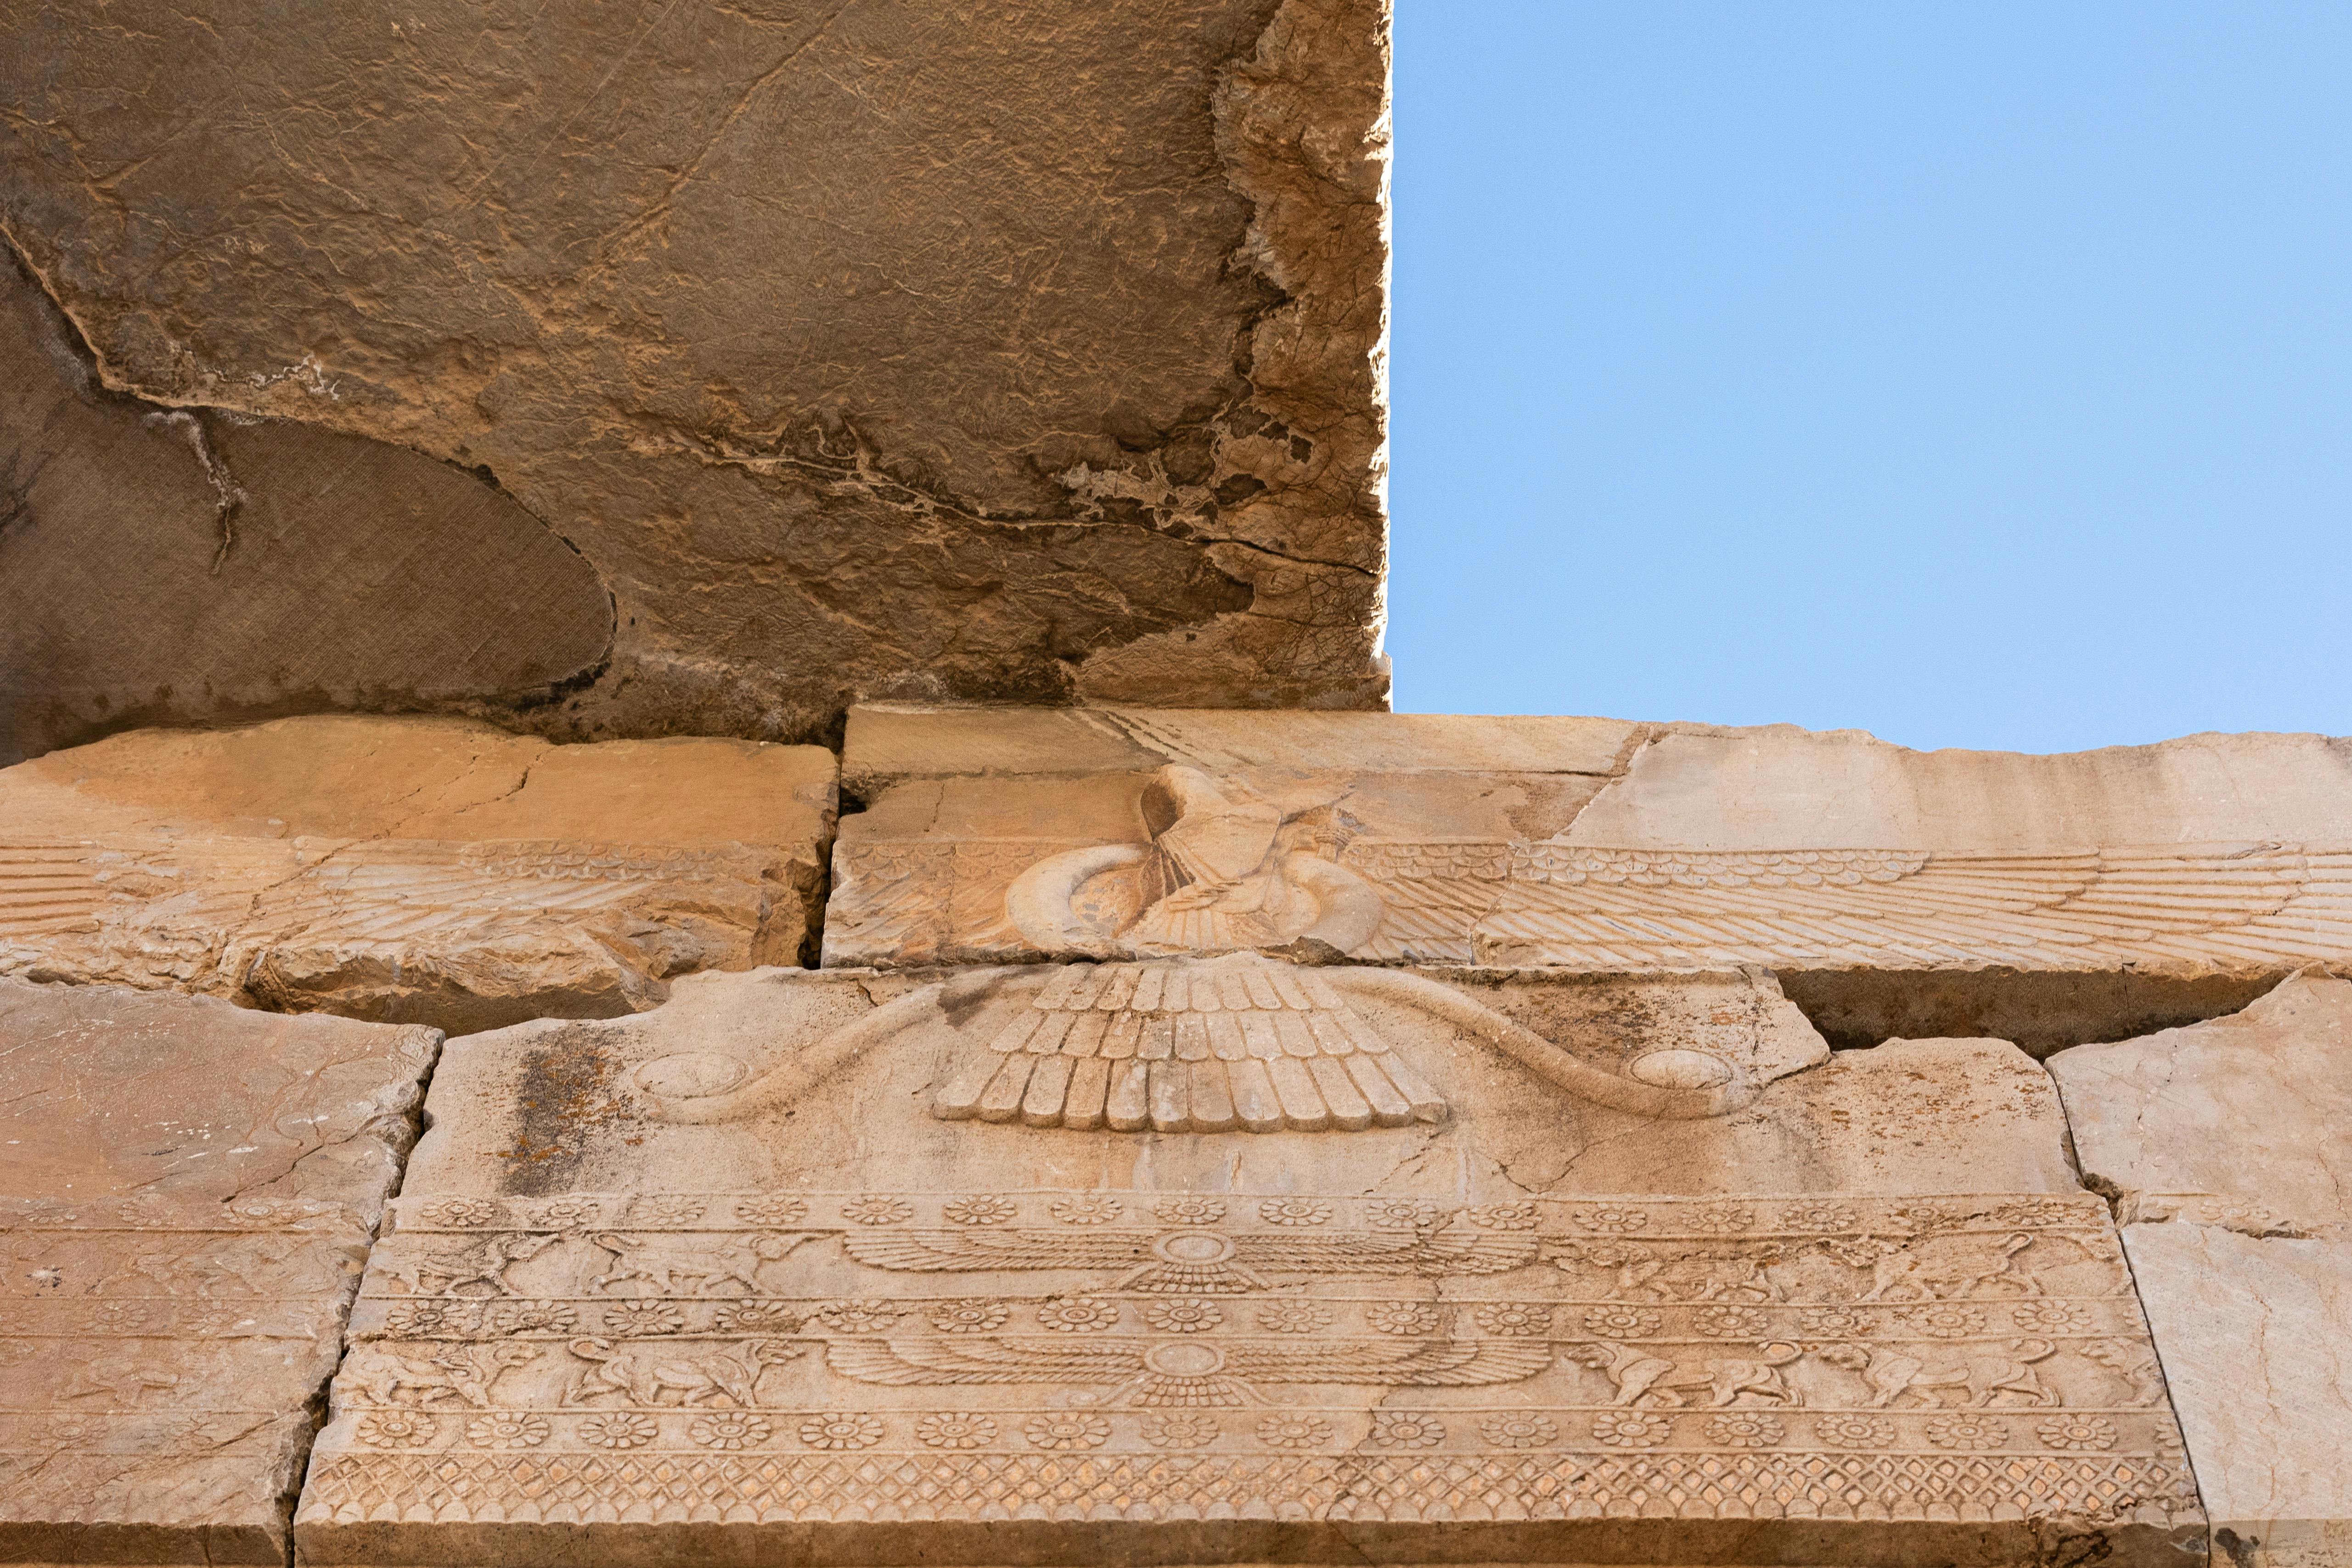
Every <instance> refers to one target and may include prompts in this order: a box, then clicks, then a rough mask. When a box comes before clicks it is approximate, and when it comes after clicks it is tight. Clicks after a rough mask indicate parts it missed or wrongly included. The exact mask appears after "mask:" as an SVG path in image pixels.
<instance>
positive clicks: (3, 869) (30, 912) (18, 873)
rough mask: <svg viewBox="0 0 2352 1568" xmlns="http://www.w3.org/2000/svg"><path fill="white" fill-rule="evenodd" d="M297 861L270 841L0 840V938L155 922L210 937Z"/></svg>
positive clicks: (286, 848)
mask: <svg viewBox="0 0 2352 1568" xmlns="http://www.w3.org/2000/svg"><path fill="white" fill-rule="evenodd" d="M298 863H299V862H297V860H296V857H295V854H294V852H293V851H292V850H291V849H290V848H289V846H288V845H286V844H285V843H283V842H281V841H277V840H273V839H206V838H195V837H190V838H184V839H175V840H172V841H169V842H167V843H166V842H161V841H144V842H137V841H129V840H120V841H118V840H107V839H96V840H66V839H31V838H26V839H18V840H16V841H10V842H0V941H5V939H6V938H8V937H10V936H47V935H51V934H71V933H95V932H97V931H99V930H100V928H101V927H104V926H108V925H123V926H143V925H152V923H154V922H156V921H166V922H182V923H184V924H185V925H187V926H189V927H190V928H192V929H197V930H202V931H204V932H205V933H207V934H213V933H217V932H218V931H220V930H222V929H224V928H226V927H227V926H229V925H233V924H234V923H235V921H236V919H237V918H239V917H241V916H242V915H244V914H245V912H246V909H247V906H248V905H249V904H250V903H251V901H252V898H253V895H254V894H255V893H256V892H257V890H258V889H260V888H262V887H265V886H267V885H268V884H269V883H273V882H277V881H279V880H282V879H283V878H285V877H288V876H290V875H292V874H294V873H295V872H296V870H297V868H298Z"/></svg>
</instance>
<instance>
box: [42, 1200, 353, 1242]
mask: <svg viewBox="0 0 2352 1568" xmlns="http://www.w3.org/2000/svg"><path fill="white" fill-rule="evenodd" d="M0 1226H5V1227H6V1228H10V1229H28V1230H96V1231H105V1230H179V1231H189V1232H198V1233H202V1232H211V1231H232V1232H235V1231H247V1230H328V1231H332V1230H353V1229H356V1230H358V1231H360V1232H361V1233H362V1235H363V1234H365V1232H366V1226H365V1224H364V1222H363V1221H362V1219H361V1218H360V1217H359V1216H357V1215H355V1214H353V1213H352V1210H351V1209H349V1208H347V1207H344V1206H342V1205H341V1204H334V1203H315V1202H310V1201H303V1200H295V1199H283V1200H273V1199H268V1198H240V1199H238V1200H236V1202H234V1203H207V1202H200V1201H196V1200H193V1199H191V1200H186V1201H182V1202H173V1201H171V1200H169V1199H166V1198H159V1197H123V1198H97V1199H86V1200H79V1201H78V1200H74V1199H68V1198H62V1197H18V1196H9V1195H0Z"/></svg>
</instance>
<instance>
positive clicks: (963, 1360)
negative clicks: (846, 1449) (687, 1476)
mask: <svg viewBox="0 0 2352 1568" xmlns="http://www.w3.org/2000/svg"><path fill="white" fill-rule="evenodd" d="M825 1364H826V1365H828V1366H830V1367H832V1368H833V1369H834V1370H835V1372H840V1373H844V1374H845V1375H848V1376H851V1377H855V1378H858V1379H861V1380H862V1381H864V1382H867V1383H882V1384H895V1385H908V1384H925V1385H934V1384H988V1383H1061V1384H1080V1385H1097V1386H1100V1385H1110V1386H1109V1388H1108V1391H1106V1392H1103V1393H1099V1394H1095V1395H1092V1396H1090V1397H1088V1398H1087V1401H1086V1402H1087V1403H1089V1404H1096V1405H1109V1404H1117V1403H1119V1402H1122V1401H1124V1402H1128V1403H1131V1404H1134V1405H1138V1406H1237V1405H1241V1404H1244V1403H1246V1402H1248V1401H1250V1400H1253V1399H1255V1398H1257V1397H1258V1396H1257V1395H1256V1394H1255V1392H1254V1391H1253V1390H1252V1388H1251V1385H1253V1384H1258V1383H1275V1384H1279V1383H1293V1384H1295V1383H1322V1384H1353V1385H1380V1386H1387V1387H1391V1388H1466V1387H1474V1386H1478V1385H1487V1384H1496V1383H1516V1382H1518V1381H1519V1380H1520V1379H1522V1378H1526V1377H1532V1376H1534V1375H1536V1374H1537V1373H1538V1372H1541V1371H1543V1370H1544V1369H1545V1368H1547V1367H1549V1365H1550V1364H1551V1346H1550V1345H1549V1343H1545V1342H1543V1341H1540V1340H1452V1339H1444V1340H1418V1341H1413V1340H1404V1341H1400V1340H1385V1341H1382V1340H1362V1339H1326V1340H1318V1341H1317V1342H1315V1343H1311V1344H1307V1345H1300V1344H1297V1343H1271V1342H1260V1341H1255V1340H1239V1341H1228V1342H1224V1343H1216V1344H1210V1343H1202V1342H1200V1341H1197V1340H1167V1341H1157V1342H1148V1343H1138V1342H1134V1341H1127V1342H1118V1341H1111V1342H1103V1343H1091V1344H1070V1343H1066V1342H1061V1341H1055V1340H1048V1339H1044V1338H1036V1339H1032V1338H1027V1337H1012V1336H1007V1337H1004V1338H999V1339H974V1340H963V1341H950V1340H945V1339H892V1340H835V1341H834V1342H832V1343H830V1344H829V1345H828V1346H827V1347H826V1350H825Z"/></svg>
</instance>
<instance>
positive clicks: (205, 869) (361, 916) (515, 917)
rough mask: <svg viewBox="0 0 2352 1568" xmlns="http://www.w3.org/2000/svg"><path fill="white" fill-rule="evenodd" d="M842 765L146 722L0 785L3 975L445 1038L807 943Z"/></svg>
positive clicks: (460, 728)
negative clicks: (317, 1015)
mask: <svg viewBox="0 0 2352 1568" xmlns="http://www.w3.org/2000/svg"><path fill="white" fill-rule="evenodd" d="M833 777H834V764H833V758H832V757H831V755H830V754H828V753H826V752H824V751H823V750H821V749H819V748H817V747H784V746H767V745H761V744H759V743H755V742H747V741H730V740H687V739H679V740H657V741H616V742H607V743H603V744H597V745H587V746H553V745H550V744H549V743H548V742H546V741H543V740H539V739H534V738H529V737H517V736H512V735H509V734H505V733H503V732H500V731H498V730H494V729H492V728H490V727H488V726H486V725H481V724H478V723H473V722H469V721H466V720H459V719H387V718H361V717H316V718H299V719H282V720H278V721H276V722H274V723H270V724H266V725H259V726H255V727H250V728H245V729H234V730H220V731H205V732H186V731H179V732H174V731H162V730H142V731H138V732H135V733H133V734H130V735H124V736H118V737H113V738H111V739H109V740H105V741H100V742H98V743H96V744H93V745H90V746H87V747H75V748H72V749H69V750H66V751H60V752H54V753H51V754H50V755H48V756H47V757H43V758H37V759H35V760H33V761H30V762H26V763H20V764H18V765H17V766H16V767H15V768H8V769H6V770H5V771H0V866H5V871H6V873H7V874H6V875H5V877H0V973H5V974H16V975H19V976H23V977H28V978H33V979H40V980H70V981H99V982H105V983H111V984H123V985H130V986H136V987H146V988H174V989H182V990H189V991H196V992H200V993H205V994H209V995H217V996H224V997H229V998H236V999H238V1000H241V1001H244V1002H247V1003H248V1004H251V1005H258V1006H262V1007H267V1008H270V1009H277V1010H281V1011H307V1010H314V1009H315V1010H321V1011H327V1012H337V1013H343V1014H346V1015H349V1016H352V1017H359V1018H367V1019H378V1020H383V1021H394V1022H423V1023H429V1024H433V1025H436V1026H437V1027H441V1028H445V1029H447V1030H452V1031H461V1030H475V1029H488V1028H497V1027H499V1026H501V1025H504V1024H507V1023H511V1022H514V1021H517V1020H519V1019H527V1018H534V1017H546V1016H554V1017H603V1016H608V1015H610V1014H614V1013H618V1012H625V1011H628V1010H630V1009H635V1008H642V1007H649V1006H652V1005H654V1004H655V1003H656V1002H658V1001H659V1000H660V999H661V998H662V997H663V996H664V995H665V994H666V989H667V981H668V978H669V977H671V976H674V975H677V974H681V973H686V972H689V971H692V970H696V969H707V968H742V967H749V966H750V965H752V964H755V963H769V962H778V961H782V962H788V963H789V962H794V961H797V960H798V959H799V958H800V956H801V955H802V952H803V948H804V947H805V946H810V945H811V944H812V942H813V936H814V930H815V923H816V915H817V907H816V906H817V901H818V899H819V897H820V894H821V888H822V870H821V868H822V867H823V864H824V853H825V843H826V840H827V838H828V836H829V834H830V832H831V831H832V824H833V800H834V784H833Z"/></svg>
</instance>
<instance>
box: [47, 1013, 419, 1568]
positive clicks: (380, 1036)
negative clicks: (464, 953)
mask: <svg viewBox="0 0 2352 1568" xmlns="http://www.w3.org/2000/svg"><path fill="white" fill-rule="evenodd" d="M439 1040H440V1037H439V1035H438V1034H436V1032H435V1031H433V1030H426V1029H417V1028H385V1027H383V1026H380V1025H375V1024H365V1023H358V1022H353V1021H352V1020H350V1019H328V1018H299V1019H297V1018H279V1017H272V1016H270V1015H268V1014H263V1013H256V1012H251V1011H247V1010H244V1009H237V1008H234V1007H231V1006H229V1005H228V1004H227V1003H226V1002H221V1001H216V1000H213V999H211V998H190V997H179V996H171V995H162V994H155V993H142V992H136V991H127V990H121V989H118V988H111V987H99V986H33V985H26V984H24V983H23V982H20V981H15V980H5V979H0V1559H5V1560H6V1561H9V1562H59V1563H68V1562H69V1563H116V1562H121V1563H131V1562H138V1563H282V1562H283V1561H285V1554H286V1551H287V1544H288V1542H287V1521H288V1514H289V1504H290V1500H291V1497H292V1493H293V1491H294V1489H295V1486H296V1483H297V1482H298V1480H299V1475H300V1467H301V1462H302V1456H303V1453H304V1451H305V1449H306V1448H308V1446H309V1443H310V1436H311V1433H312V1430H313V1427H314V1425H315V1417H314V1416H313V1415H312V1413H311V1410H310V1402H311V1401H312V1400H313V1399H314V1398H315V1397H316V1396H317V1395H318V1392H319V1390H320V1387H321V1386H322V1385H324V1384H325V1382H326V1379H327V1376H328V1375H329V1373H330V1372H331V1371H332V1370H333V1368H334V1365H335V1361H336V1355H337V1352H338V1349H339V1347H340V1341H341V1329H342V1324H343V1319H344V1315H345V1312H346V1310H347V1308H348V1307H349V1304H350V1301H351V1296H352V1289H353V1287H354V1284H355V1282H356V1281H357V1277H358V1274H359V1270H360V1264H361V1260H362V1259H363V1258H364V1257H365V1255H366V1250H367V1245H368V1239H369V1237H370V1235H371V1234H372V1233H373V1229H374V1227H375V1225H376V1222H377V1220H378V1218H379V1217H380V1214H381V1211H382V1208H383V1201H384V1198H385V1197H386V1196H387V1195H388V1194H389V1192H390V1191H391V1188H392V1186H393V1185H394V1182H395V1181H396V1180H397V1178H398V1176H399V1158H400V1155H401V1154H402V1153H403V1152H404V1150H405V1149H406V1148H407V1146H408V1142H409V1138H410V1136H411V1118H413V1117H414V1115H415V1110H416V1105H417V1102H418V1100H419V1098H420V1083H421V1082H422V1080H423V1078H424V1076H425V1072H426V1071H427V1069H428V1068H429V1067H430V1066H431V1064H432V1061H433V1055H434V1051H435V1048H436V1045H437V1044H438V1043H439Z"/></svg>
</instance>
